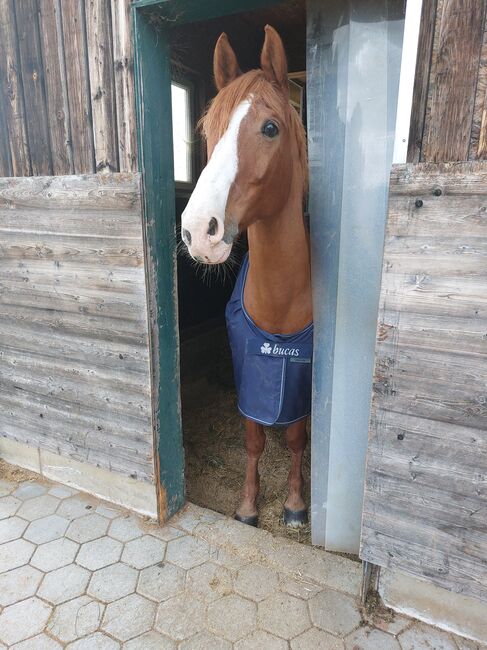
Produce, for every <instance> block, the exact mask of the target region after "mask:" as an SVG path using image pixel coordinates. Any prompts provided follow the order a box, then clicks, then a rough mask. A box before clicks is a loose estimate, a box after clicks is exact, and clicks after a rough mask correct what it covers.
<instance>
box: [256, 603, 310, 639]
mask: <svg viewBox="0 0 487 650" xmlns="http://www.w3.org/2000/svg"><path fill="white" fill-rule="evenodd" d="M258 621H259V627H261V628H262V629H263V630H266V631H267V632H270V633H271V634H275V635H276V636H280V637H283V638H284V639H292V638H293V637H295V636H297V635H298V634H301V632H304V631H305V630H307V629H308V628H309V627H311V622H310V620H309V616H308V608H307V607H306V603H305V602H304V601H303V600H301V599H298V598H295V597H294V596H290V595H289V594H282V593H276V594H274V595H272V596H269V598H267V599H266V600H263V601H262V602H260V603H259V609H258Z"/></svg>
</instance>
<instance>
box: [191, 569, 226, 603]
mask: <svg viewBox="0 0 487 650" xmlns="http://www.w3.org/2000/svg"><path fill="white" fill-rule="evenodd" d="M186 588H187V590H188V591H189V592H190V593H194V594H196V595H198V596H201V597H202V598H204V599H205V600H206V601H207V602H212V601H213V600H217V598H221V597H222V596H228V594H231V593H232V575H231V573H230V571H229V570H228V569H225V567H221V566H218V565H217V564H212V563H211V562H205V563H204V564H201V565H200V566H197V567H194V568H193V569H190V570H189V571H188V576H187V579H186Z"/></svg>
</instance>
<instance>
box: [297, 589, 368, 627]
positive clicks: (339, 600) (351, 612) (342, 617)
mask: <svg viewBox="0 0 487 650" xmlns="http://www.w3.org/2000/svg"><path fill="white" fill-rule="evenodd" d="M309 609H310V613H311V620H312V621H313V623H314V625H316V627H319V628H321V629H322V630H324V631H325V632H330V633H331V634H334V635H335V636H346V635H347V634H349V633H350V632H352V630H354V629H355V628H356V627H358V625H359V624H360V620H361V616H360V613H359V611H358V607H357V603H356V602H355V600H354V599H353V598H351V597H350V596H345V594H342V593H339V592H338V591H331V590H330V591H322V592H320V593H319V594H317V595H316V596H313V598H312V599H311V600H310V601H309Z"/></svg>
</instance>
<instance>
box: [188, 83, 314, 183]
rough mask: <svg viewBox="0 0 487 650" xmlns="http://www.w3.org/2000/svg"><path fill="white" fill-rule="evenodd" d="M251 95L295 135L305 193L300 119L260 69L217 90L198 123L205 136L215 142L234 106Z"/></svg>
mask: <svg viewBox="0 0 487 650" xmlns="http://www.w3.org/2000/svg"><path fill="white" fill-rule="evenodd" d="M250 97H252V98H253V101H255V100H257V101H262V102H263V103H264V104H265V105H266V106H268V107H269V108H270V109H271V110H272V111H274V112H275V113H276V114H277V115H279V116H280V117H281V119H282V120H283V121H284V122H285V123H286V124H287V126H288V128H289V130H290V132H291V134H292V135H293V136H294V137H295V139H296V142H297V145H298V152H299V163H300V165H301V171H302V176H303V194H304V193H305V192H306V190H307V182H308V161H307V150H306V133H305V130H304V127H303V123H302V121H301V118H300V117H299V115H298V113H297V111H296V110H295V109H294V108H293V107H292V106H291V105H290V104H289V103H288V102H287V100H286V99H285V98H284V96H283V94H282V93H281V92H280V91H279V89H278V88H276V87H275V86H274V85H273V84H272V83H270V82H269V81H268V80H267V79H266V77H265V75H264V73H263V72H262V70H251V71H250V72H246V73H245V74H243V75H241V76H239V77H238V78H237V79H235V80H234V81H232V82H231V83H230V84H229V85H228V86H226V87H225V88H222V89H221V90H220V92H219V93H218V95H216V97H215V98H214V99H213V100H212V102H211V104H210V105H209V107H208V109H207V111H206V113H205V114H204V115H203V117H202V118H201V120H200V123H199V126H200V128H201V130H202V131H203V134H204V136H205V137H206V139H207V140H209V139H211V140H212V141H213V142H215V143H216V142H218V141H219V140H220V139H221V138H222V137H223V135H224V134H225V132H226V131H227V129H228V126H229V124H230V120H231V117H232V115H233V113H234V111H235V109H236V108H237V106H239V105H240V104H241V103H242V102H244V101H246V100H248V99H249V98H250Z"/></svg>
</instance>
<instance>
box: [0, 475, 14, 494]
mask: <svg viewBox="0 0 487 650" xmlns="http://www.w3.org/2000/svg"><path fill="white" fill-rule="evenodd" d="M15 487H16V484H15V483H14V482H13V481H5V480H4V479H0V497H6V496H8V495H9V494H10V493H11V492H13V491H14V489H15Z"/></svg>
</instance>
